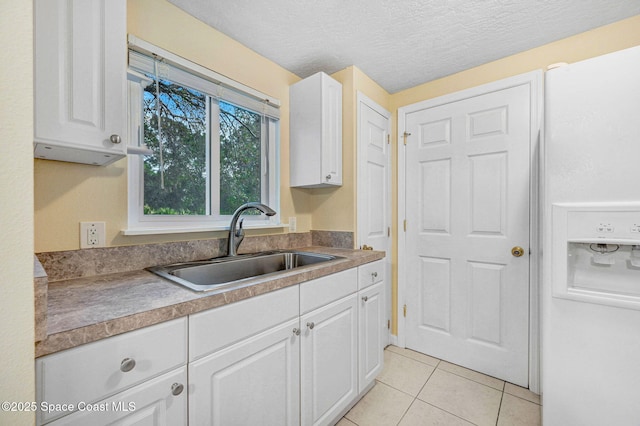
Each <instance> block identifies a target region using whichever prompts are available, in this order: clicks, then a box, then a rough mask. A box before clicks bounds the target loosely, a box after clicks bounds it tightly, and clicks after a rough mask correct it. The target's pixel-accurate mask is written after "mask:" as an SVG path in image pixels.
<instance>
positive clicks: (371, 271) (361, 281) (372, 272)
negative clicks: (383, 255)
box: [358, 260, 385, 290]
mask: <svg viewBox="0 0 640 426" xmlns="http://www.w3.org/2000/svg"><path fill="white" fill-rule="evenodd" d="M384 275H385V268H384V260H377V261H375V262H371V263H366V264H364V265H361V266H359V267H358V290H362V289H363V288H367V287H369V286H372V285H374V284H377V283H380V282H382V281H384Z"/></svg>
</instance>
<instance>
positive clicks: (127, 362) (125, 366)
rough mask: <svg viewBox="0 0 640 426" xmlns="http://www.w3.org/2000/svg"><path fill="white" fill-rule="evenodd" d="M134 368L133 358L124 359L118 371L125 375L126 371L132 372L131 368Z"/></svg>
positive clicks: (134, 361)
mask: <svg viewBox="0 0 640 426" xmlns="http://www.w3.org/2000/svg"><path fill="white" fill-rule="evenodd" d="M135 366H136V360H135V359H133V358H125V359H123V360H122V362H121V363H120V371H122V372H123V373H126V372H127V371H131V370H133V367H135Z"/></svg>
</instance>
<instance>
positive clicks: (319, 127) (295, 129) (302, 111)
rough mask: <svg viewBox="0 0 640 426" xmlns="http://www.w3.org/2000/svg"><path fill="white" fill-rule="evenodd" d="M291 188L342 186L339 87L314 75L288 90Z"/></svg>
mask: <svg viewBox="0 0 640 426" xmlns="http://www.w3.org/2000/svg"><path fill="white" fill-rule="evenodd" d="M289 99H290V129H291V131H290V148H289V152H290V159H289V161H290V174H291V183H290V186H293V187H305V188H322V187H328V186H340V185H342V85H341V84H340V83H338V82H337V81H335V80H334V79H332V78H331V77H329V76H328V75H327V74H325V73H322V72H320V73H317V74H314V75H312V76H310V77H308V78H305V79H304V80H301V81H299V82H298V83H296V84H294V85H292V86H291V87H290V89H289Z"/></svg>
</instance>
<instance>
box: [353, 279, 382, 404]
mask: <svg viewBox="0 0 640 426" xmlns="http://www.w3.org/2000/svg"><path fill="white" fill-rule="evenodd" d="M358 298H359V303H360V306H359V307H358V316H359V318H358V337H359V339H358V356H359V361H358V392H362V391H363V390H364V389H365V388H366V387H367V386H368V385H369V384H371V382H373V381H374V380H375V378H376V376H377V375H378V374H380V372H381V371H382V367H383V365H384V364H383V363H384V337H385V334H386V332H387V327H386V324H385V316H386V315H385V312H386V309H385V304H384V286H383V284H382V283H378V284H376V285H373V286H371V287H368V288H367V289H366V290H362V291H360V292H359V293H358Z"/></svg>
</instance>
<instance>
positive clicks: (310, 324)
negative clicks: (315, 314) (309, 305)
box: [307, 322, 316, 330]
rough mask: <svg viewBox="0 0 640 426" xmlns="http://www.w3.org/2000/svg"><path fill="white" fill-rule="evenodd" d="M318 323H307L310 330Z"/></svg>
mask: <svg viewBox="0 0 640 426" xmlns="http://www.w3.org/2000/svg"><path fill="white" fill-rule="evenodd" d="M315 326H316V325H315V324H314V323H312V322H308V323H307V327H309V330H313V327H315Z"/></svg>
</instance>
